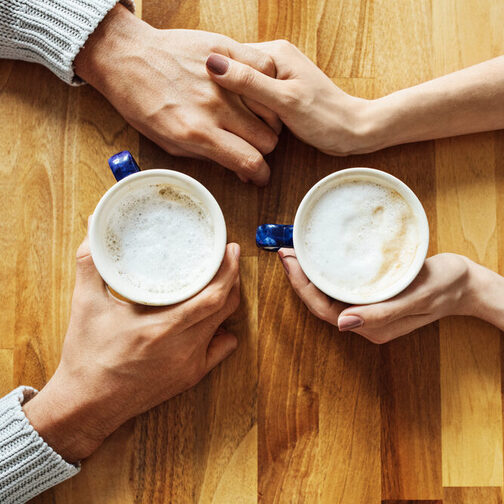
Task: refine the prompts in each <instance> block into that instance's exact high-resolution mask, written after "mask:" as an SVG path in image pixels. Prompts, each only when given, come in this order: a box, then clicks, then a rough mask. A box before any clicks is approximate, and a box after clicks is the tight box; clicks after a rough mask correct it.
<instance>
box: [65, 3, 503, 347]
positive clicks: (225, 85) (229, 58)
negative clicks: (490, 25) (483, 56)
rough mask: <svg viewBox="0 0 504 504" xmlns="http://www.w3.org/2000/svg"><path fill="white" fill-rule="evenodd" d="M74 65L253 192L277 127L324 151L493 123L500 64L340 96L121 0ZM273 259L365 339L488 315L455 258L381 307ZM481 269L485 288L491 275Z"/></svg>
mask: <svg viewBox="0 0 504 504" xmlns="http://www.w3.org/2000/svg"><path fill="white" fill-rule="evenodd" d="M205 62H206V69H205ZM75 70H76V73H77V74H78V75H79V76H80V77H82V78H83V79H85V80H86V81H88V82H89V83H90V84H91V85H93V86H94V87H96V88H97V89H98V90H99V91H100V92H101V93H102V94H104V95H105V96H106V97H107V98H108V99H109V101H110V102H111V103H112V104H113V105H114V106H115V107H116V108H117V110H118V111H119V112H120V113H121V114H122V115H123V116H124V117H125V118H126V120H128V121H129V122H130V123H131V124H132V125H133V126H135V127H136V128H137V129H138V130H139V131H140V132H142V133H143V134H144V135H146V136H147V137H149V138H150V139H152V140H153V141H155V142H156V143H157V144H159V145H160V146H161V147H162V148H164V149H165V150H166V151H168V152H169V153H171V154H174V155H181V156H191V157H197V158H204V159H210V160H213V161H216V162H217V163H220V164H221V165H223V166H225V167H227V168H229V169H231V170H233V171H235V172H236V174H237V175H238V177H240V179H241V180H243V181H252V182H254V183H256V184H258V185H265V184H266V183H267V182H268V179H269V175H270V171H269V167H268V165H267V163H266V161H265V160H264V156H265V155H266V154H268V153H270V152H271V151H272V150H273V149H274V148H275V146H276V143H277V141H278V134H279V132H280V130H281V126H282V123H283V124H285V125H286V126H287V127H288V128H289V129H290V130H291V131H292V133H293V134H294V135H296V136H297V137H298V138H300V139H301V140H303V141H304V142H306V143H308V144H310V145H313V146H314V147H316V148H318V149H320V150H321V151H323V152H325V153H327V154H329V155H349V154H357V153H366V152H372V151H375V150H378V149H381V148H384V147H388V146H391V145H396V144H400V143H405V142H413V141H420V140H426V139H431V138H439V137H446V136H453V135H461V134H465V133H471V132H477V131H484V130H491V129H500V128H504V109H503V107H504V105H503V104H504V57H500V58H495V59H494V60H490V61H487V62H485V63H481V64H479V65H475V66H473V67H470V68H467V69H465V70H461V71H459V72H455V73H453V74H449V75H446V76H444V77H440V78H437V79H434V80H432V81H429V82H426V83H423V84H419V85H417V86H414V87H411V88H407V89H404V90H400V91H397V92H395V93H392V94H390V95H387V96H384V97H382V98H379V99H375V100H367V99H362V98H357V97H354V96H351V95H349V94H347V93H345V92H344V91H342V90H341V89H340V88H339V87H337V86H336V85H335V84H334V83H333V82H332V80H331V79H330V78H329V77H327V76H326V75H325V74H324V72H323V71H322V70H320V69H319V68H318V67H317V66H316V65H315V64H314V63H313V62H312V61H311V60H310V59H309V58H307V57H306V56H305V55H304V54H303V53H301V51H299V50H298V49H297V48H296V47H295V46H293V45H292V44H290V43H289V42H287V41H283V40H279V41H272V42H264V43H257V44H240V43H238V42H236V41H234V40H232V39H230V38H228V37H225V36H223V35H218V34H215V33H208V32H203V31H191V30H157V29H155V28H153V27H151V26H149V25H148V24H147V23H145V22H143V21H141V20H139V19H137V18H136V17H135V16H133V15H132V14H131V13H130V12H129V11H128V10H127V9H126V8H124V7H123V6H121V5H117V6H116V7H115V8H114V9H112V11H111V12H110V13H109V14H108V15H107V16H106V18H105V19H104V21H103V22H102V23H101V24H100V25H99V27H98V29H97V30H96V31H95V32H94V33H93V34H92V36H91V37H90V39H89V41H88V42H87V43H86V46H85V47H84V48H83V49H82V50H81V52H80V53H79V55H78V56H77V58H76V60H75ZM281 256H283V264H284V265H285V266H286V270H287V269H289V270H290V273H289V280H290V281H291V283H292V285H293V287H294V289H295V290H296V292H297V293H298V294H299V295H300V296H301V297H302V299H303V300H304V301H305V302H306V304H307V305H308V307H309V308H310V310H311V311H313V312H314V313H315V314H316V315H318V316H319V317H321V318H323V319H324V320H327V321H328V322H330V323H333V324H335V325H338V327H339V328H340V329H341V330H353V331H355V332H357V333H359V334H362V335H363V336H365V337H367V338H369V339H370V340H372V341H375V342H384V341H388V340H389V339H392V338H394V337H397V336H400V335H401V334H405V333H407V332H410V331H412V330H413V329H415V328H416V327H419V326H421V325H425V324H427V323H429V322H431V321H433V320H436V319H438V318H440V317H443V316H445V315H449V314H455V313H461V314H475V315H477V316H481V317H482V318H485V317H486V319H487V320H488V319H489V318H490V319H492V320H494V319H495V316H494V315H490V314H489V313H491V312H492V309H491V308H488V310H485V309H483V308H482V309H481V313H480V312H474V306H475V305H476V306H477V305H478V303H477V302H476V301H475V299H476V298H477V296H476V294H475V287H474V285H475V284H478V285H479V284H481V283H482V282H479V283H478V282H475V281H473V280H472V279H473V278H475V277H477V278H479V277H482V278H485V279H487V276H488V275H487V274H486V273H485V274H483V273H482V271H483V270H485V269H484V268H481V267H479V266H477V265H475V264H474V263H472V262H471V261H469V260H468V259H466V258H462V257H460V256H456V255H452V254H441V255H438V256H435V257H432V258H430V259H428V260H427V262H426V264H425V267H424V269H423V270H422V272H421V274H420V275H419V277H418V278H417V279H416V281H415V282H414V283H413V284H412V285H411V286H410V287H409V288H408V289H407V290H406V291H405V292H403V293H402V294H400V295H399V296H397V297H396V298H394V299H393V300H390V301H387V302H385V303H380V304H377V305H371V306H368V307H350V308H344V307H343V306H341V305H340V304H339V303H337V302H335V301H332V300H329V299H327V297H326V296H325V295H324V294H322V293H321V292H320V291H318V290H317V289H316V288H315V287H314V286H313V285H311V284H309V283H307V279H306V277H305V276H304V274H303V273H302V271H301V269H300V268H299V265H298V264H297V261H296V260H295V257H294V256H293V253H292V252H286V251H282V252H281ZM486 271H488V270H485V272H486ZM489 274H490V275H495V277H492V279H491V280H492V281H493V282H494V283H496V282H497V281H498V280H499V279H500V278H501V277H499V276H498V275H496V274H493V273H491V272H489ZM487 280H488V281H490V280H489V279H487ZM476 290H477V289H476ZM307 292H308V293H309V294H308V295H307V294H306V293H307ZM468 300H470V301H468ZM487 311H488V313H487ZM492 313H493V312H492ZM494 323H495V321H494Z"/></svg>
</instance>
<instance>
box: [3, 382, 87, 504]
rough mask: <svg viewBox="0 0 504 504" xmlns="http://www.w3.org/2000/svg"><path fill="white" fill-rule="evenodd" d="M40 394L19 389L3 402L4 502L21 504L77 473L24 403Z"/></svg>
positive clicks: (76, 466)
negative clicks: (35, 424) (27, 412)
mask: <svg viewBox="0 0 504 504" xmlns="http://www.w3.org/2000/svg"><path fill="white" fill-rule="evenodd" d="M35 393H36V390H35V389H32V388H30V387H18V388H17V389H15V390H13V391H12V392H11V393H10V394H7V395H6V396H5V397H2V398H1V399H0V502H2V504H20V503H23V502H26V501H28V500H30V499H31V498H33V497H35V496H36V495H38V494H39V493H41V492H43V491H44V490H47V489H48V488H50V487H52V486H54V485H57V484H58V483H61V482H62V481H64V480H66V479H68V478H70V477H71V476H74V475H75V474H77V473H78V472H79V470H80V466H79V465H73V464H69V463H67V462H65V461H64V460H63V459H62V458H61V456H60V455H58V454H57V453H56V452H55V451H54V450H53V449H52V448H51V447H50V446H48V444H47V443H46V442H45V441H44V440H43V439H42V438H41V437H40V436H39V434H38V433H37V431H36V430H35V429H34V428H33V427H32V425H31V424H30V422H29V421H28V419H27V418H26V416H25V414H24V411H23V408H22V404H23V402H24V401H25V400H27V399H29V398H30V397H32V396H33V395H34V394H35Z"/></svg>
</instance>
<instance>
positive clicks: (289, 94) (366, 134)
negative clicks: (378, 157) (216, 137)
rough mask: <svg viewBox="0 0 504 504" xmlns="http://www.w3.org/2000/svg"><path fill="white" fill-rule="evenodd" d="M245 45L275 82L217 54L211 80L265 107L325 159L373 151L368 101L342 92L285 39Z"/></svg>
mask: <svg viewBox="0 0 504 504" xmlns="http://www.w3.org/2000/svg"><path fill="white" fill-rule="evenodd" d="M249 45H250V47H253V48H255V49H258V50H261V51H264V53H265V54H267V55H269V56H271V58H272V59H273V61H274V63H275V66H276V79H274V78H272V77H269V76H267V75H265V74H263V73H261V72H257V71H256V70H254V69H253V68H251V67H250V66H249V65H246V64H244V63H245V62H243V61H241V60H240V61H236V59H230V58H227V57H225V56H222V55H220V54H212V55H210V56H209V58H208V59H207V68H208V71H209V72H208V73H209V74H210V76H211V77H212V79H213V80H214V81H215V82H217V83H218V84H219V85H220V86H222V87H223V88H225V89H228V90H230V91H233V92H234V93H236V94H238V95H240V96H242V97H246V98H248V99H252V100H254V101H255V102H258V103H260V104H261V105H263V106H265V107H268V108H269V109H271V110H272V111H274V112H275V113H277V114H278V116H279V117H280V119H281V120H282V121H283V123H284V124H285V125H286V126H287V127H288V128H289V129H290V130H291V131H292V132H293V133H294V135H296V136H297V137H299V138H300V139H301V140H303V141H304V142H306V143H308V144H310V145H313V146H314V147H316V148H317V149H320V150H321V151H323V152H325V153H327V154H332V155H336V156H338V155H339V156H341V155H348V154H355V153H362V152H369V151H371V150H373V149H374V148H375V140H374V138H373V132H372V130H371V122H370V120H369V119H370V118H369V112H370V106H371V104H372V102H371V101H369V100H364V99H362V98H355V97H353V96H350V95H348V94H347V93H345V92H343V91H342V90H341V89H340V88H338V87H337V86H336V85H335V84H334V83H333V82H332V81H331V79H329V77H327V76H326V75H325V74H324V72H322V70H320V69H319V68H318V67H317V66H316V65H315V64H314V63H313V62H312V61H310V60H309V59H308V58H307V57H306V56H305V55H304V54H303V53H302V52H301V51H300V50H299V49H297V48H296V47H295V46H294V45H292V44H291V43H289V42H287V41H286V40H275V41H272V42H263V43H260V44H249Z"/></svg>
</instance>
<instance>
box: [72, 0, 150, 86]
mask: <svg viewBox="0 0 504 504" xmlns="http://www.w3.org/2000/svg"><path fill="white" fill-rule="evenodd" d="M145 29H152V28H151V27H150V26H149V25H148V24H147V23H145V22H143V21H141V20H140V19H138V18H137V17H136V16H135V15H134V14H132V13H131V12H130V11H129V10H128V9H127V8H126V7H124V6H123V5H122V4H120V3H118V4H117V5H116V6H115V7H114V8H113V9H111V10H110V12H109V13H108V14H107V15H106V16H105V18H104V19H103V20H102V22H101V23H100V24H99V25H98V27H97V28H96V30H95V31H94V32H93V33H92V34H91V35H90V36H89V38H88V40H87V41H86V44H85V46H84V47H83V48H82V49H81V50H80V52H79V54H78V55H77V56H76V58H75V61H74V67H75V73H76V75H78V76H79V77H80V78H81V79H83V80H85V81H86V82H88V83H89V84H91V85H92V86H93V87H95V88H97V89H98V90H100V91H102V89H103V88H104V86H105V84H106V82H107V80H108V78H109V77H110V78H113V75H114V73H115V72H117V62H118V61H119V60H120V58H121V56H122V55H124V54H127V53H129V52H130V51H132V50H133V48H134V47H135V45H136V41H137V40H138V38H139V37H141V36H142V33H143V32H144V30H145ZM116 77H117V76H116Z"/></svg>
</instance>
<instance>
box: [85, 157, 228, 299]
mask: <svg viewBox="0 0 504 504" xmlns="http://www.w3.org/2000/svg"><path fill="white" fill-rule="evenodd" d="M121 154H124V153H121ZM128 154H129V153H128ZM111 160H112V158H111ZM129 162H130V164H131V162H133V163H134V160H133V161H132V159H130V160H129ZM135 166H136V164H135ZM111 167H112V164H111ZM112 168H113V167H112ZM113 170H114V168H113ZM130 173H131V172H130ZM114 174H115V175H116V178H118V179H120V178H121V177H122V176H124V174H122V175H117V173H116V172H115V171H114ZM126 175H127V176H125V178H122V180H120V181H119V182H118V183H116V184H115V185H113V186H112V187H111V188H110V189H109V190H108V191H107V192H106V193H105V194H104V195H103V197H102V198H101V200H100V202H99V203H98V205H97V206H96V209H95V211H94V213H93V216H92V219H91V224H90V228H89V244H90V248H91V255H92V257H93V261H94V264H95V266H96V269H97V270H98V272H99V273H100V275H101V277H102V278H103V280H104V281H105V282H106V283H107V285H108V286H109V287H110V288H111V289H112V290H113V291H115V292H116V293H118V294H119V295H120V296H122V297H124V298H126V299H127V300H130V301H133V302H135V303H140V304H144V305H153V306H164V305H171V304H175V303H179V302H181V301H184V300H186V299H188V298H190V297H192V296H194V295H195V294H197V293H198V292H199V291H200V290H202V289H203V288H204V287H205V286H206V285H207V284H208V283H209V282H210V281H211V280H212V278H213V277H214V276H215V274H216V273H217V270H218V269H219V267H220V264H221V263H222V260H223V258H224V253H225V250H226V224H225V221H224V216H223V214H222V211H221V209H220V207H219V205H218V203H217V201H216V200H215V198H214V197H213V196H212V194H211V193H210V191H208V189H206V188H205V187H204V186H203V185H202V184H200V183H199V182H198V181H197V180H195V179H193V178H192V177H189V176H188V175H185V174H183V173H179V172H176V171H172V170H164V169H163V170H146V171H139V172H137V173H133V174H129V173H126ZM158 184H162V185H165V184H168V185H170V186H172V187H173V188H174V189H175V190H176V189H180V190H181V191H182V192H184V193H186V194H188V195H189V196H190V197H191V198H194V200H195V201H197V202H198V204H199V206H201V207H202V208H204V209H205V210H206V212H207V215H208V216H209V218H210V222H211V223H212V225H213V231H214V232H213V236H214V246H213V255H212V256H211V258H210V260H209V262H208V264H209V266H208V268H207V269H206V270H205V272H204V274H202V276H201V277H199V278H198V279H197V281H195V282H194V283H193V284H190V285H188V286H186V287H184V288H182V289H181V290H179V291H177V292H152V291H150V290H148V289H145V288H142V287H140V286H138V285H134V284H133V283H131V282H130V281H129V280H128V279H127V278H125V276H124V275H121V274H120V273H119V272H118V269H117V266H116V264H114V259H113V257H112V256H111V254H110V252H109V251H108V250H107V245H106V233H107V223H108V219H109V217H110V215H111V212H112V211H113V209H114V208H116V206H117V205H118V204H119V203H120V202H121V201H123V199H124V197H125V196H126V195H127V194H129V193H131V192H132V191H135V190H136V189H140V188H142V187H148V186H153V185H158Z"/></svg>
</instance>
